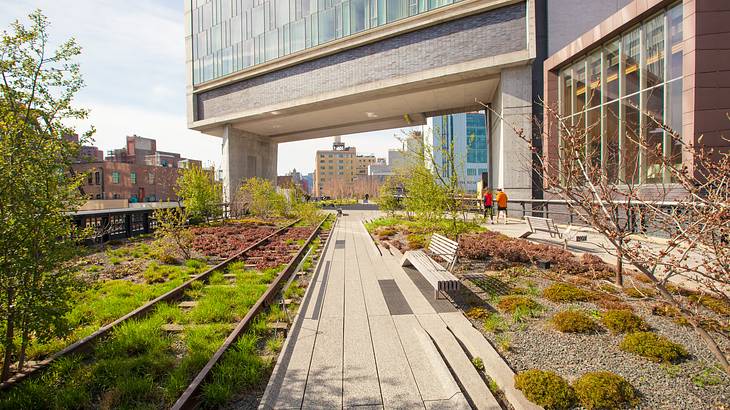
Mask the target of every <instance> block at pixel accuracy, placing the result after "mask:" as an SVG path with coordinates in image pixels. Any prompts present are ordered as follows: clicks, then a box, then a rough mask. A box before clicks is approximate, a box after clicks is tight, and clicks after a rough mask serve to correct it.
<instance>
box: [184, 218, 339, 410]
mask: <svg viewBox="0 0 730 410" xmlns="http://www.w3.org/2000/svg"><path fill="white" fill-rule="evenodd" d="M328 218H329V215H328V216H326V217H325V218H324V219H323V220H322V221H321V222H320V223H319V225H317V227H316V228H315V229H314V231H313V232H312V234H311V235H309V238H308V239H307V241H306V242H305V243H304V245H302V247H301V248H300V249H299V252H297V254H296V255H294V257H293V258H292V259H291V260H290V261H289V263H288V264H287V265H286V267H285V268H284V270H283V271H281V272H280V273H279V275H277V276H276V278H275V279H274V280H273V282H271V284H270V285H269V287H268V288H267V289H266V291H265V292H264V293H263V295H261V297H260V298H259V299H258V300H257V301H256V303H255V304H254V305H253V306H252V307H251V309H250V310H249V311H248V313H246V316H244V318H243V319H241V321H240V322H238V324H237V325H236V327H235V329H233V331H232V332H231V333H230V334H229V335H228V337H227V338H226V340H225V341H224V342H223V344H222V345H221V347H220V348H218V350H217V351H216V352H215V353H214V354H213V356H212V357H211V358H210V360H209V361H208V363H206V365H205V366H204V367H203V369H202V370H201V371H200V372H199V373H198V374H197V375H196V376H195V378H194V379H193V381H192V382H191V383H190V385H189V386H188V387H187V389H185V391H184V392H183V393H182V395H181V396H180V397H179V398H178V399H177V401H176V402H175V404H174V405H173V406H172V409H173V410H183V409H193V408H195V407H196V405H197V404H198V394H199V392H200V388H201V387H202V385H203V383H204V382H205V380H206V379H207V377H208V376H209V375H210V373H211V371H212V370H213V368H214V367H215V365H216V364H217V363H218V361H219V360H220V359H221V357H223V355H224V354H225V353H226V351H227V350H228V349H229V348H230V347H231V346H233V344H234V343H235V342H236V340H238V338H239V337H240V336H241V335H242V334H243V332H245V331H246V329H248V327H249V326H250V324H251V323H252V322H253V319H254V318H255V317H256V315H258V314H259V313H261V311H262V310H263V309H264V308H266V307H267V306H269V305H270V304H271V302H272V300H273V299H274V298H275V297H276V295H277V294H278V293H279V291H280V290H281V288H282V286H283V285H284V283H286V281H287V280H288V279H289V277H290V276H291V275H293V274H294V273H295V271H296V269H297V267H298V266H299V262H301V260H302V259H303V258H304V255H305V254H306V251H307V247H308V246H309V245H310V244H311V243H312V241H313V240H314V238H316V237H317V235H318V234H319V231H320V230H321V229H322V225H324V223H325V222H326V221H327V219H328ZM330 237H331V236H330ZM328 240H329V239H328ZM322 249H324V246H323V247H322Z"/></svg>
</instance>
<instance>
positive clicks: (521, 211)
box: [462, 198, 682, 235]
mask: <svg viewBox="0 0 730 410" xmlns="http://www.w3.org/2000/svg"><path fill="white" fill-rule="evenodd" d="M462 200H463V201H464V202H465V203H466V204H467V205H466V209H467V210H468V211H470V212H482V211H483V207H482V205H481V200H479V199H476V198H463V199H462ZM613 202H614V203H618V202H620V201H613ZM647 204H648V202H647ZM651 206H653V207H659V208H665V209H666V210H667V211H672V212H675V211H677V210H678V209H680V208H681V206H682V205H681V203H680V202H676V201H663V202H651ZM646 207H647V205H646V204H642V203H641V202H634V203H632V204H631V206H628V205H627V206H625V207H622V208H621V209H616V211H615V212H616V214H615V215H614V218H615V219H616V220H617V221H619V222H620V223H622V224H624V223H625V225H626V227H627V230H628V231H630V232H633V233H642V234H652V235H655V234H657V233H660V232H666V229H657V227H656V226H653V225H652V221H650V220H649V219H648V218H647V212H645V209H646ZM507 215H508V216H510V217H519V218H520V219H524V217H525V216H535V217H540V218H550V219H552V220H553V221H555V222H557V223H562V224H568V225H576V226H588V224H586V223H585V222H584V220H583V218H582V217H581V214H579V213H578V212H577V211H575V210H574V209H573V207H571V206H570V202H568V201H566V200H562V199H510V200H508V201H507Z"/></svg>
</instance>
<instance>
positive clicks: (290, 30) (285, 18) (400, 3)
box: [188, 0, 461, 84]
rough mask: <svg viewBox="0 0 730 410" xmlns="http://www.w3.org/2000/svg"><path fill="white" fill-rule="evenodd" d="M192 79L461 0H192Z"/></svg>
mask: <svg viewBox="0 0 730 410" xmlns="http://www.w3.org/2000/svg"><path fill="white" fill-rule="evenodd" d="M188 1H191V2H192V6H193V7H192V12H191V16H192V17H191V21H190V25H191V28H192V37H193V39H192V42H191V47H192V52H193V82H194V83H195V84H200V83H203V82H206V81H210V80H213V79H215V78H217V77H220V76H223V75H226V74H229V73H231V72H235V71H239V70H243V69H245V68H247V67H251V66H252V65H255V64H260V63H263V62H266V61H269V60H273V59H275V58H278V57H281V56H284V55H287V54H290V53H294V52H297V51H301V50H303V49H305V48H310V47H315V46H317V45H319V44H322V43H326V42H329V41H332V40H335V39H338V38H342V37H345V36H349V35H351V34H354V33H358V32H361V31H364V30H367V29H369V28H373V27H377V26H380V25H383V24H386V23H389V22H393V21H397V20H400V19H403V18H405V17H408V16H412V15H415V14H418V13H423V12H427V11H429V10H432V9H435V8H438V7H443V6H446V5H449V4H452V3H455V2H458V1H461V0H188Z"/></svg>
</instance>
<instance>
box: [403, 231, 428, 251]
mask: <svg viewBox="0 0 730 410" xmlns="http://www.w3.org/2000/svg"><path fill="white" fill-rule="evenodd" d="M406 240H407V241H408V248H409V249H423V248H425V247H426V237H425V236H423V235H419V234H417V233H412V234H409V235H408V236H407V237H406Z"/></svg>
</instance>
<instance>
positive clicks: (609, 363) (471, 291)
mask: <svg viewBox="0 0 730 410" xmlns="http://www.w3.org/2000/svg"><path fill="white" fill-rule="evenodd" d="M527 281H531V282H532V283H534V284H536V285H537V286H538V287H539V288H540V289H544V288H545V287H547V286H548V285H549V284H551V283H553V281H551V280H548V279H546V278H542V277H528V278H517V279H515V280H514V281H513V283H512V285H513V286H524V283H525V282H527ZM465 282H466V286H465V288H466V290H465V292H466V294H467V295H466V296H462V297H459V298H455V299H458V301H457V300H455V302H457V304H458V305H459V306H460V307H462V308H467V307H468V306H476V304H475V303H474V302H475V298H474V296H478V297H480V298H481V299H482V302H481V303H482V306H483V307H486V308H488V309H490V310H492V307H491V306H490V305H489V304H488V303H487V302H486V301H488V300H489V299H488V298H487V297H485V296H486V295H485V294H484V292H480V290H479V288H478V287H476V286H473V284H470V283H469V282H468V281H465ZM531 297H533V298H534V299H535V300H537V301H538V302H539V303H540V304H541V305H543V306H544V307H545V310H544V311H543V312H542V315H541V316H540V317H539V318H537V319H528V320H527V321H526V322H523V323H522V324H520V325H513V326H511V328H510V330H509V331H507V332H504V333H501V334H494V333H490V332H485V331H484V330H483V329H482V326H481V323H479V322H478V321H473V323H474V325H475V327H476V328H477V329H479V330H480V331H481V332H482V333H483V334H484V336H485V337H486V338H487V339H488V340H489V341H490V342H491V343H492V345H494V346H499V345H500V343H499V342H498V340H504V339H505V338H508V339H509V340H510V344H511V348H510V350H509V351H506V352H500V353H501V354H502V356H503V357H504V359H505V360H506V361H507V363H508V364H509V365H510V366H511V367H512V368H513V369H514V370H515V371H522V370H527V369H543V370H552V371H555V372H556V373H558V374H560V375H562V376H563V377H565V378H566V379H568V380H569V381H573V380H575V379H577V378H578V377H580V376H581V375H582V374H584V373H586V372H591V371H599V370H607V371H611V372H614V373H616V374H618V375H621V376H622V377H624V378H625V379H626V380H628V381H629V382H630V383H631V384H632V385H633V386H634V387H635V388H636V389H637V391H638V392H639V395H640V399H641V403H640V405H639V406H638V408H646V409H698V410H699V409H702V410H704V409H727V408H728V403H730V377H728V376H727V375H726V374H725V373H724V372H722V371H721V370H719V368H717V367H715V366H714V363H715V361H714V359H713V356H712V354H711V353H710V352H709V350H708V349H707V348H706V347H705V345H704V343H703V342H702V341H701V340H700V339H699V336H697V334H696V333H695V332H694V331H693V330H692V329H691V328H688V327H684V326H681V325H678V324H676V323H675V322H674V321H673V320H672V319H671V318H667V317H662V316H655V315H652V314H651V306H652V304H654V303H655V301H648V300H633V299H628V298H624V299H625V301H626V302H628V303H629V304H630V305H631V306H632V308H633V309H634V312H635V313H636V314H637V315H639V316H641V317H642V318H643V319H644V320H645V321H646V322H647V323H648V324H649V325H650V326H651V327H652V330H653V331H654V332H656V333H658V334H660V335H662V336H665V337H668V338H669V339H671V340H672V341H674V342H677V343H680V344H682V345H683V346H684V347H685V348H686V349H687V351H688V352H689V353H690V355H691V357H690V358H689V359H687V360H685V361H684V362H682V363H679V364H677V365H663V364H659V363H654V362H651V361H649V360H646V359H644V358H642V357H639V356H637V355H634V354H632V353H627V352H624V351H622V350H620V349H619V347H618V346H619V343H620V342H621V340H622V338H623V335H613V334H611V333H610V332H608V331H605V330H604V331H601V332H599V333H597V334H590V335H582V334H569V333H560V332H558V331H556V330H554V329H553V328H552V327H551V326H550V323H549V319H550V317H552V315H553V314H555V313H556V312H558V311H559V310H563V309H568V308H577V309H584V310H586V311H596V310H601V309H600V308H598V307H597V306H596V305H594V304H593V303H588V302H586V303H570V304H568V303H565V304H556V303H553V302H550V301H548V300H546V299H543V298H542V297H536V296H531ZM477 303H478V302H477ZM504 317H505V319H506V320H507V321H510V318H509V316H504ZM716 340H717V341H718V344H720V347H721V348H722V349H724V350H725V351H728V350H730V341H728V339H727V338H724V337H722V336H718V337H717V338H716Z"/></svg>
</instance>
